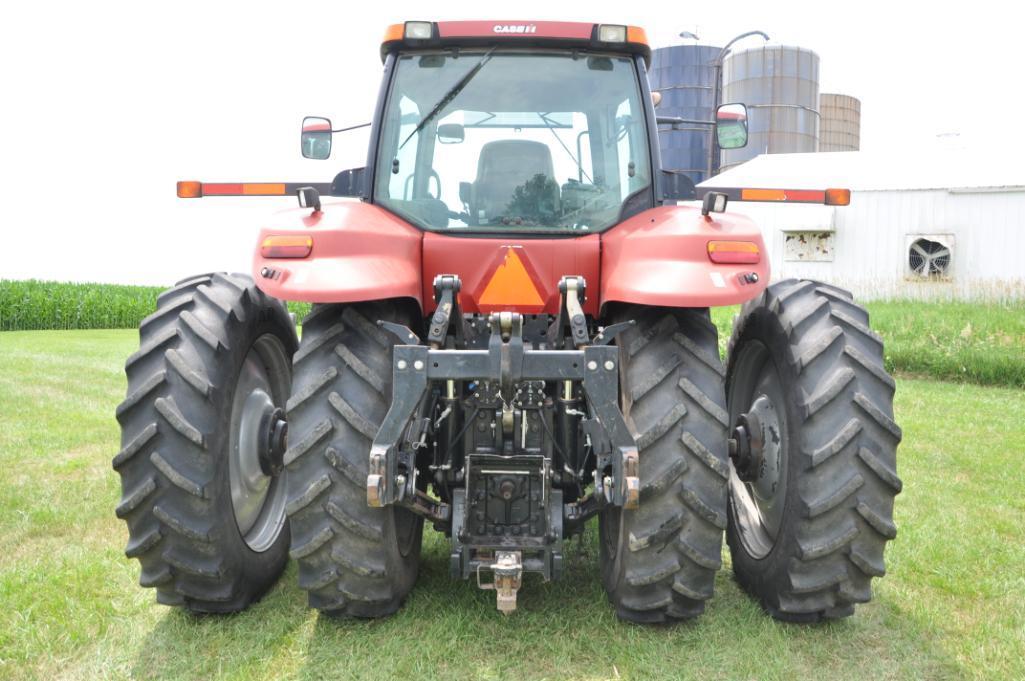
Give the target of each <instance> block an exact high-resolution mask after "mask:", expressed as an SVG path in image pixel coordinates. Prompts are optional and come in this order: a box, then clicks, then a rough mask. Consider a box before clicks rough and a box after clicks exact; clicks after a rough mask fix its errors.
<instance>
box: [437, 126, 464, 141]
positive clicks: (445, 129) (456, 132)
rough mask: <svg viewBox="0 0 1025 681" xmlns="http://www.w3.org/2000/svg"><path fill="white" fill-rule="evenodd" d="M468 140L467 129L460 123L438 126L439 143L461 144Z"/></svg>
mask: <svg viewBox="0 0 1025 681" xmlns="http://www.w3.org/2000/svg"><path fill="white" fill-rule="evenodd" d="M465 139H466V129H465V128H464V127H463V126H462V125H460V124H459V123H443V124H442V125H439V126H438V141H439V142H441V143H442V144H459V143H460V142H462V141H463V140H465Z"/></svg>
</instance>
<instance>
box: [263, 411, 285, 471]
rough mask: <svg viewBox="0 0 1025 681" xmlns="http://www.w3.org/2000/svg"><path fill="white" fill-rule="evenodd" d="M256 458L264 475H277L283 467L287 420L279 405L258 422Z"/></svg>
mask: <svg viewBox="0 0 1025 681" xmlns="http://www.w3.org/2000/svg"><path fill="white" fill-rule="evenodd" d="M260 431H261V434H260V440H259V452H258V458H259V461H260V470H261V471H263V474H264V475H269V476H274V475H277V474H278V473H280V472H281V471H282V469H284V467H285V449H286V448H287V447H288V421H286V420H285V411H284V410H283V409H281V408H280V407H278V408H276V409H274V411H272V412H271V413H269V414H267V415H266V416H265V417H264V419H263V420H262V422H261V423H260Z"/></svg>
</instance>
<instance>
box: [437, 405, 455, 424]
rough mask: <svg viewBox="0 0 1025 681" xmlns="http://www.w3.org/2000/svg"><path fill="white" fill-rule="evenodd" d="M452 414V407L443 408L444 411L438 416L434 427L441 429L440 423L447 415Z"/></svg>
mask: <svg viewBox="0 0 1025 681" xmlns="http://www.w3.org/2000/svg"><path fill="white" fill-rule="evenodd" d="M451 413H452V407H445V410H444V411H443V412H441V414H440V415H439V416H438V420H437V421H435V422H434V427H435V428H436V429H437V428H441V422H442V421H444V420H445V419H446V418H447V417H448V415H449V414H451Z"/></svg>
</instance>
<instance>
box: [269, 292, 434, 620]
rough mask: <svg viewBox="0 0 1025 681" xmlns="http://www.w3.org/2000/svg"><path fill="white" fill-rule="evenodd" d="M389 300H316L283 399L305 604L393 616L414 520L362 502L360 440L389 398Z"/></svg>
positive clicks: (412, 556) (406, 571) (412, 561)
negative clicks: (383, 325)
mask: <svg viewBox="0 0 1025 681" xmlns="http://www.w3.org/2000/svg"><path fill="white" fill-rule="evenodd" d="M379 319H385V320H389V321H395V322H400V323H403V324H409V323H410V322H411V320H410V319H408V318H406V316H405V315H403V314H402V312H401V311H400V309H399V307H398V306H397V305H396V304H394V303H388V302H379V303H370V304H363V305H317V306H315V307H314V308H313V311H312V312H311V313H310V315H309V316H307V317H306V319H305V320H304V322H303V333H302V344H301V345H300V347H299V352H298V353H296V355H295V361H294V372H295V379H294V382H293V385H294V389H293V392H292V397H291V399H289V401H288V420H289V449H288V451H287V452H286V454H285V467H286V470H287V472H288V505H287V512H288V516H289V521H290V523H291V526H292V550H291V555H292V557H293V558H295V559H296V560H297V561H298V562H299V586H300V587H302V588H303V589H304V590H306V591H307V593H308V594H309V604H310V607H313V608H318V609H320V610H323V611H327V612H331V613H334V614H340V615H348V616H354V617H384V616H386V615H390V614H392V613H394V612H395V611H396V610H398V609H399V607H400V606H401V605H402V602H403V600H404V599H405V598H406V596H407V595H408V594H409V591H410V590H411V589H412V588H413V584H414V583H415V582H416V577H417V571H418V569H419V560H420V542H421V537H422V533H423V519H422V518H421V517H419V516H417V515H415V514H413V513H412V512H410V511H408V510H407V509H404V508H397V507H395V506H387V507H385V508H371V507H370V506H368V505H367V474H368V472H369V463H370V445H371V443H372V441H373V438H374V436H375V435H376V434H377V430H378V428H379V427H380V424H381V421H382V420H383V419H384V416H385V414H386V413H387V411H388V406H389V404H390V402H391V385H392V368H391V358H392V347H393V346H394V345H395V339H394V338H393V337H392V336H391V334H388V333H386V332H384V331H382V330H381V329H380V328H378V327H377V326H376V324H375V322H376V321H377V320H379Z"/></svg>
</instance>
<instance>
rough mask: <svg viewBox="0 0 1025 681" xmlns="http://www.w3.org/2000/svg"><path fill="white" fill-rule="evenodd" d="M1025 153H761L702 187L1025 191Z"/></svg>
mask: <svg viewBox="0 0 1025 681" xmlns="http://www.w3.org/2000/svg"><path fill="white" fill-rule="evenodd" d="M1022 158H1025V154H1022V155H1019V154H1009V153H1007V150H1006V149H999V150H997V149H992V148H989V149H963V148H945V147H943V146H942V145H940V146H937V147H936V148H927V149H925V150H919V149H914V150H912V149H904V150H898V151H889V152H866V151H842V152H825V153H806V154H762V155H761V156H756V157H755V158H753V159H751V160H750V161H747V162H746V163H744V164H743V165H740V166H737V167H735V168H731V169H729V170H727V171H725V172H723V173H721V174H719V175H717V176H715V177H713V178H711V179H709V180H705V181H704V182H702V183H701V184H699V185H698V187H699V188H700V187H701V186H703V185H704V186H709V187H766V188H794V189H818V188H826V187H847V188H849V189H852V190H855V191H886V190H905V189H906V190H914V189H949V190H955V191H956V190H959V189H962V190H993V191H1025V163H1022V162H1021V161H1020V160H1019V159H1022Z"/></svg>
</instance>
